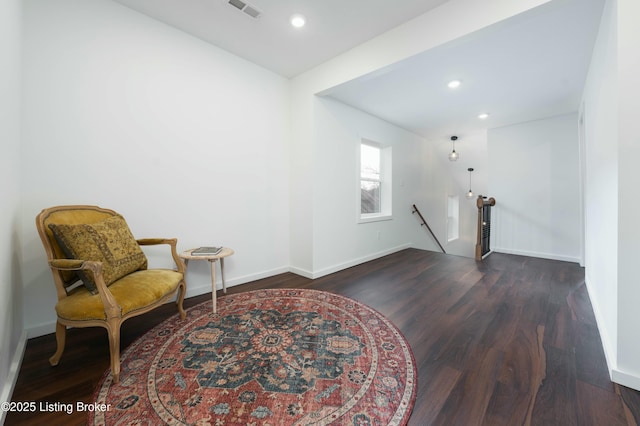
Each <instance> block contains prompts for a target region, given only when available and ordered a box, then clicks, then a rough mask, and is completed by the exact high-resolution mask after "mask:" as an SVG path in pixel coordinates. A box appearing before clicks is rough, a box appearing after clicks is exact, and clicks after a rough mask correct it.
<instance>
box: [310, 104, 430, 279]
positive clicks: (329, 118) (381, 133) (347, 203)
mask: <svg viewBox="0 0 640 426" xmlns="http://www.w3.org/2000/svg"><path fill="white" fill-rule="evenodd" d="M314 126H315V127H316V129H317V132H316V135H315V136H316V141H315V144H314V154H313V159H314V165H315V170H316V172H315V175H316V176H317V177H318V178H319V179H318V180H317V182H318V183H317V185H316V187H315V188H314V205H315V214H314V215H313V232H314V240H313V241H314V244H313V249H314V250H313V252H314V258H313V271H312V272H313V276H320V275H325V274H327V273H330V272H334V271H336V270H340V269H344V268H345V267H347V266H352V265H353V264H354V263H361V262H362V261H364V260H367V259H371V258H375V257H379V256H380V255H382V254H388V253H389V252H393V251H397V250H400V249H403V248H407V247H409V246H411V245H412V242H413V241H418V242H420V243H421V244H420V245H421V246H426V247H428V248H430V249H435V250H437V246H436V245H435V244H430V242H429V237H426V236H425V238H419V236H420V225H419V221H418V220H417V218H416V217H412V214H411V205H412V204H413V203H419V201H420V199H424V198H425V195H424V194H421V187H422V185H423V178H422V176H421V174H422V170H424V169H425V168H427V167H428V164H429V163H430V161H431V160H430V159H429V158H427V157H423V156H422V155H421V150H422V147H423V145H424V143H423V139H422V138H421V137H419V136H417V135H415V134H413V133H410V132H408V131H406V130H403V129H400V128H399V127H396V126H394V125H391V124H389V123H387V122H385V121H383V120H380V119H378V118H376V117H373V116H371V115H369V114H366V113H364V112H362V111H359V110H357V109H354V108H352V107H349V106H347V105H344V104H342V103H340V102H337V101H334V100H331V99H323V98H319V99H317V100H316V101H315V105H314ZM363 138H365V139H369V140H372V141H375V142H378V143H380V144H382V145H384V146H389V147H391V150H392V163H393V164H392V175H393V178H392V214H393V219H392V220H384V221H379V222H371V223H358V222H357V219H358V216H359V206H360V193H359V168H358V164H359V162H358V161H359V160H358V157H359V153H360V142H361V140H362V139H363ZM345 260H346V261H347V262H345Z"/></svg>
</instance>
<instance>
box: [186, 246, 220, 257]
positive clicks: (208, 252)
mask: <svg viewBox="0 0 640 426" xmlns="http://www.w3.org/2000/svg"><path fill="white" fill-rule="evenodd" d="M223 248H224V247H198V248H197V249H194V250H193V251H192V252H191V255H192V256H215V255H216V254H220V252H221V251H222V249H223Z"/></svg>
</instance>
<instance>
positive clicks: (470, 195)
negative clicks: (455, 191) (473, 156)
mask: <svg viewBox="0 0 640 426" xmlns="http://www.w3.org/2000/svg"><path fill="white" fill-rule="evenodd" d="M467 170H468V171H469V192H467V198H469V199H471V198H473V191H472V190H471V172H472V171H473V167H469V168H468V169H467Z"/></svg>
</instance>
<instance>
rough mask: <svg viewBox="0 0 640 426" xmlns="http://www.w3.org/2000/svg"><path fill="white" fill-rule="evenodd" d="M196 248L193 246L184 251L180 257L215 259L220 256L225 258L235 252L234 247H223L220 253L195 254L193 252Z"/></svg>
mask: <svg viewBox="0 0 640 426" xmlns="http://www.w3.org/2000/svg"><path fill="white" fill-rule="evenodd" d="M196 248H197V247H196ZM196 248H192V249H189V250H185V251H183V252H182V253H180V257H181V258H183V259H194V260H197V259H202V260H215V259H220V258H223V257H227V256H231V255H232V254H233V253H235V252H234V251H233V249H230V248H229V247H223V248H222V251H220V253H218V254H205V255H193V254H191V252H192V251H194V250H195V249H196Z"/></svg>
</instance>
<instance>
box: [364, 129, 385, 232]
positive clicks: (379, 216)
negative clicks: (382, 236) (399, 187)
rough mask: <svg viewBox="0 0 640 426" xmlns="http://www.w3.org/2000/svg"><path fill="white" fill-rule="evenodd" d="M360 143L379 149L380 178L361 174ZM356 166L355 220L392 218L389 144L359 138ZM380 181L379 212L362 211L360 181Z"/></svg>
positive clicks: (374, 220)
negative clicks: (366, 176)
mask: <svg viewBox="0 0 640 426" xmlns="http://www.w3.org/2000/svg"><path fill="white" fill-rule="evenodd" d="M362 145H367V146H370V147H373V148H376V149H378V150H379V151H380V178H379V179H371V178H363V176H362ZM357 149H358V155H357V158H358V167H357V185H356V190H357V198H356V199H357V202H356V206H357V207H356V210H357V222H358V223H370V222H378V221H383V220H391V219H393V214H392V208H391V207H392V199H393V198H392V197H393V194H392V150H391V146H389V145H384V144H381V143H379V142H375V141H373V140H371V139H367V138H361V140H360V143H359V144H358V147H357ZM363 181H368V182H379V183H380V212H379V213H362V182H363Z"/></svg>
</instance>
